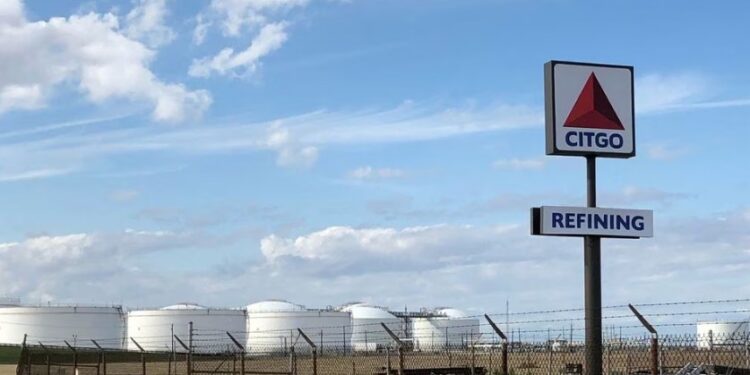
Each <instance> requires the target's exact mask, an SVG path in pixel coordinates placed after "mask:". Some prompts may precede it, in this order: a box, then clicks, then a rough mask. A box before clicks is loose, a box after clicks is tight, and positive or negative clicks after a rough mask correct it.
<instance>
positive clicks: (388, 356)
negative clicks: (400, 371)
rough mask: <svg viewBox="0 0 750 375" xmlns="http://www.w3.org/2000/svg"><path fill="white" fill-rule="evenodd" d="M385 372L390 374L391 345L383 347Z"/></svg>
mask: <svg viewBox="0 0 750 375" xmlns="http://www.w3.org/2000/svg"><path fill="white" fill-rule="evenodd" d="M385 369H386V371H385V373H386V374H388V375H391V347H390V346H389V347H387V348H385Z"/></svg>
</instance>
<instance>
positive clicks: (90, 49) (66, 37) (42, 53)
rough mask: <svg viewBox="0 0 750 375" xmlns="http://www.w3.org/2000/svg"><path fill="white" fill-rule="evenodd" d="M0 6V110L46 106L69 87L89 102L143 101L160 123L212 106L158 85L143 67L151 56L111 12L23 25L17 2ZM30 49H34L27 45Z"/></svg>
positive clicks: (194, 94)
mask: <svg viewBox="0 0 750 375" xmlns="http://www.w3.org/2000/svg"><path fill="white" fill-rule="evenodd" d="M3 3H4V5H3V8H2V9H0V12H2V13H1V16H0V22H1V23H0V59H2V60H3V61H4V63H3V64H2V65H0V111H7V110H11V109H33V108H38V107H41V106H43V105H44V103H45V99H47V98H48V97H49V96H50V95H51V92H52V90H53V89H54V88H55V87H58V86H61V85H64V84H67V83H74V84H77V86H78V89H79V90H80V91H82V92H83V93H85V94H86V96H87V97H88V99H89V100H91V101H92V102H95V103H98V102H103V101H105V100H108V99H111V98H122V99H129V100H136V101H143V102H149V103H151V104H152V105H153V106H154V112H153V117H154V119H156V120H158V121H181V120H184V119H185V118H188V117H192V116H197V115H199V114H200V113H202V112H203V111H204V110H205V109H206V108H207V107H208V106H209V105H210V103H211V97H210V95H209V94H208V92H206V91H202V90H198V91H190V90H188V89H187V88H185V87H184V86H183V85H181V84H173V83H165V82H163V81H161V80H159V79H158V78H157V77H156V76H155V75H154V73H153V72H151V70H149V68H148V65H149V63H150V62H151V60H152V59H153V57H154V52H153V51H151V50H150V49H148V48H147V47H146V46H144V45H143V44H141V43H140V42H137V41H135V40H132V39H129V38H128V37H126V36H125V34H124V31H123V30H121V29H120V25H119V21H118V19H117V17H116V16H115V15H114V14H112V13H106V14H97V13H88V14H83V15H73V16H70V17H68V18H60V17H54V18H51V19H49V20H47V21H33V22H32V21H29V20H27V19H26V18H25V16H24V15H23V13H22V11H19V10H22V9H23V7H22V3H21V2H20V1H19V0H7V1H5V2H3ZM29 46H34V48H29Z"/></svg>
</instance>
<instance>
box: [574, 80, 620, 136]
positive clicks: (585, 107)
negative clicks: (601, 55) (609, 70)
mask: <svg viewBox="0 0 750 375" xmlns="http://www.w3.org/2000/svg"><path fill="white" fill-rule="evenodd" d="M563 126H564V127H567V128H588V129H608V130H625V127H624V126H622V122H621V121H620V118H619V117H617V113H615V109H614V108H612V103H610V102H609V98H607V94H605V93H604V90H603V89H602V85H600V84H599V80H598V79H596V75H595V74H594V73H591V75H590V76H589V79H588V80H587V81H586V84H585V85H584V86H583V90H581V93H580V94H579V95H578V100H576V104H575V105H573V109H571V110H570V114H568V118H567V119H566V120H565V124H564V125H563Z"/></svg>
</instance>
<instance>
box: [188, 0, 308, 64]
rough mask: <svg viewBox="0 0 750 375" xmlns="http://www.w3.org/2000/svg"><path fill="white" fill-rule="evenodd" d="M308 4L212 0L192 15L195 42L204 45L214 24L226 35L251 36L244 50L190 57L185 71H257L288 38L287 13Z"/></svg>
mask: <svg viewBox="0 0 750 375" xmlns="http://www.w3.org/2000/svg"><path fill="white" fill-rule="evenodd" d="M307 3H308V0H212V1H211V4H210V5H209V6H208V8H207V9H206V10H204V11H203V12H201V13H199V14H198V15H197V16H196V17H195V20H196V25H195V29H194V30H193V42H194V43H195V44H203V42H204V41H205V39H206V35H207V33H208V31H209V28H210V27H211V26H213V25H218V26H220V27H221V30H222V33H223V35H224V36H227V37H239V36H244V35H246V34H252V35H254V36H253V39H252V41H251V43H250V45H249V46H248V47H247V48H246V49H245V50H242V51H235V49H234V48H223V49H222V50H221V51H219V52H218V53H217V54H216V55H214V56H209V57H203V58H200V59H196V60H193V63H192V64H191V65H190V69H189V71H188V73H189V74H190V75H191V76H193V77H209V76H211V75H212V74H214V73H215V74H218V75H221V76H229V77H232V78H247V77H250V76H251V75H253V74H254V73H255V72H256V71H257V70H258V68H259V66H260V63H261V59H262V58H263V57H265V56H267V55H268V54H269V53H271V52H273V51H275V50H277V49H279V48H281V46H282V45H283V44H284V43H285V42H286V41H287V39H288V38H289V36H288V34H287V28H288V25H289V22H288V21H287V20H286V19H285V18H286V17H285V16H286V15H287V13H288V12H289V11H290V10H292V9H295V8H302V7H304V6H306V5H307Z"/></svg>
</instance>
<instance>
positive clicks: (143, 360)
mask: <svg viewBox="0 0 750 375" xmlns="http://www.w3.org/2000/svg"><path fill="white" fill-rule="evenodd" d="M130 341H132V342H133V344H135V346H136V347H137V348H138V350H140V351H141V374H142V375H146V351H145V350H143V347H142V346H141V344H139V343H138V341H135V339H134V338H132V337H131V338H130Z"/></svg>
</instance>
